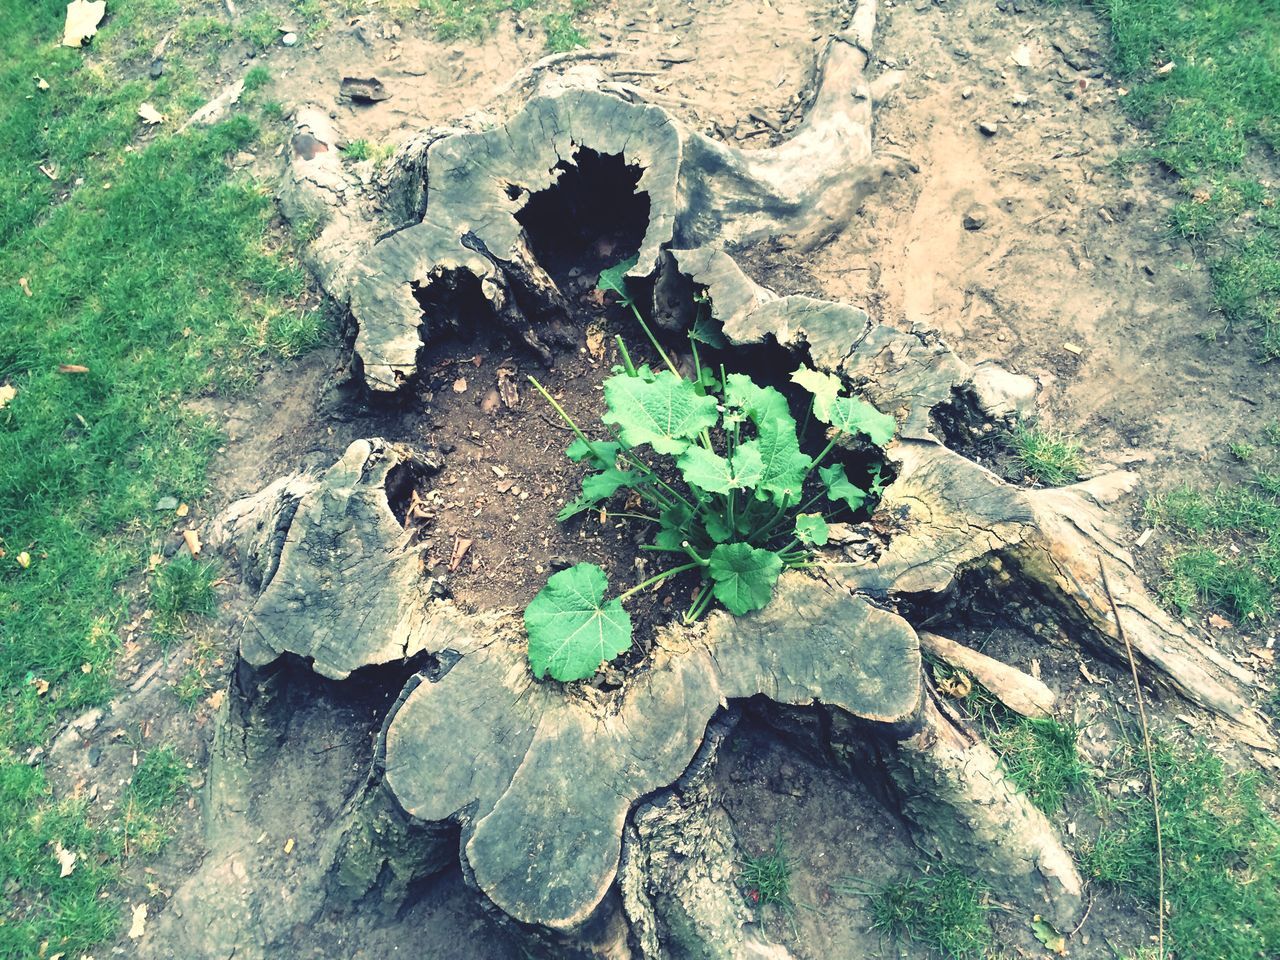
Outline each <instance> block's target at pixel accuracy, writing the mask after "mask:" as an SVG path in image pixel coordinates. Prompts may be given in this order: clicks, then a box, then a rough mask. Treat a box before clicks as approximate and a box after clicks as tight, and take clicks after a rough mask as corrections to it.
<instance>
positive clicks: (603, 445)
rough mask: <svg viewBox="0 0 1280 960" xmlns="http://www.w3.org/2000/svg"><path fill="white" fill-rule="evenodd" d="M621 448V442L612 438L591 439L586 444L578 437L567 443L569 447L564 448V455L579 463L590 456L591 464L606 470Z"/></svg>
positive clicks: (611, 464) (612, 463)
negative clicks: (588, 443)
mask: <svg viewBox="0 0 1280 960" xmlns="http://www.w3.org/2000/svg"><path fill="white" fill-rule="evenodd" d="M621 450H622V444H620V443H616V442H614V441H612V440H592V441H591V445H590V446H587V444H585V443H583V442H582V439H581V438H579V439H577V440H574V441H573V443H571V444H569V448H568V449H567V450H565V452H564V455H565V456H566V457H568V458H569V459H570V460H572V461H573V462H574V463H581V462H582V461H583V460H586V459H587V458H588V457H590V458H591V462H592V464H593V465H595V466H597V467H599V468H600V469H602V470H608V469H609V468H610V467H612V466H613V465H614V462H615V461H616V460H617V459H618V453H619V452H621Z"/></svg>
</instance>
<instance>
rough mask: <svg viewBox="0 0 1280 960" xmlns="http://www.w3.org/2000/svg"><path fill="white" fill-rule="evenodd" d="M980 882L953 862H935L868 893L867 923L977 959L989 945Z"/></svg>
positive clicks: (960, 959)
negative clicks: (868, 921)
mask: <svg viewBox="0 0 1280 960" xmlns="http://www.w3.org/2000/svg"><path fill="white" fill-rule="evenodd" d="M989 910H990V906H989V905H988V902H987V890H986V887H985V886H984V885H983V884H982V883H981V882H980V881H978V880H976V879H974V878H973V877H971V876H970V875H969V874H968V873H966V872H965V871H963V870H960V869H958V868H956V867H951V866H946V865H937V866H932V867H929V868H927V869H925V870H922V871H919V872H918V873H916V874H915V875H914V876H910V877H904V878H903V879H901V880H898V881H896V882H894V883H890V884H888V885H886V886H885V887H884V888H883V889H881V890H880V891H879V892H877V893H876V894H874V895H873V896H872V898H871V914H872V916H873V917H874V922H873V925H872V929H875V930H882V931H884V932H886V933H888V934H890V935H892V936H894V937H899V938H904V939H908V940H912V941H915V942H916V943H919V944H922V945H923V946H925V947H927V948H928V949H929V950H931V951H933V952H934V953H935V954H937V955H939V956H942V957H947V958H954V960H981V958H983V957H986V956H987V954H988V951H989V950H990V949H991V947H992V945H993V939H992V934H991V927H990V925H989V924H988V923H987V913H988V911H989Z"/></svg>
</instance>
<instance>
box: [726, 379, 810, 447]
mask: <svg viewBox="0 0 1280 960" xmlns="http://www.w3.org/2000/svg"><path fill="white" fill-rule="evenodd" d="M724 405H725V408H726V410H727V411H731V412H734V413H739V412H740V413H741V414H742V415H743V416H745V417H746V418H747V419H748V420H750V421H751V422H752V423H754V424H755V425H756V426H757V427H759V426H761V425H762V424H764V423H767V422H770V421H774V420H783V421H787V420H790V421H791V430H792V432H793V433H794V432H795V425H796V422H795V419H794V418H793V417H792V416H791V407H790V406H788V405H787V398H786V397H784V396H783V395H782V394H781V393H779V392H778V391H777V390H775V389H774V388H773V387H762V386H760V385H759V384H757V383H756V382H755V381H754V380H752V379H751V378H750V377H748V376H747V375H746V374H743V373H731V374H729V375H728V376H727V377H725V378H724ZM738 419H739V420H741V417H739V418H738ZM726 420H728V417H727V416H726Z"/></svg>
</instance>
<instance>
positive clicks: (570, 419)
mask: <svg viewBox="0 0 1280 960" xmlns="http://www.w3.org/2000/svg"><path fill="white" fill-rule="evenodd" d="M529 382H530V383H532V384H533V385H534V387H535V388H536V389H537V391H538V392H539V393H540V394H542V398H543V399H544V400H546V401H547V403H549V404H551V406H552V408H553V409H554V410H555V412H556V413H558V414H560V419H561V420H563V421H564V422H565V423H567V424H568V425H569V429H570V430H572V431H573V432H574V433H575V434H576V435H577V437H578V439H579V440H581V441H582V442H583V443H585V444H586V445H587V449H588V450H590V451H591V455H592V456H593V457H595V458H596V460H597V461H600V460H603V459H604V458H603V457H601V456H600V454H599V453H598V452H597V451H596V448H595V446H594V445H592V443H591V441H590V440H588V439H587V435H586V434H585V433H583V432H582V430H581V429H580V428H579V427H578V425H577V424H576V423H574V422H573V417H571V416H569V414H567V413H565V409H564V407H562V406H560V404H559V403H558V402H557V401H556V398H555V397H553V396H552V395H551V394H549V393H548V392H547V388H546V387H544V386H543V385H542V384H540V383H539V382H538V381H537V379H536V378H535V377H533V376H532V375H530V376H529Z"/></svg>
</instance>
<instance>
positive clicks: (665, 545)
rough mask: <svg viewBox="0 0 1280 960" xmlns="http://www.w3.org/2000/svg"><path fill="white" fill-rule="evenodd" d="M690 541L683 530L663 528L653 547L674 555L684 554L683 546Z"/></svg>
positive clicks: (654, 539)
mask: <svg viewBox="0 0 1280 960" xmlns="http://www.w3.org/2000/svg"><path fill="white" fill-rule="evenodd" d="M688 539H689V538H688V537H686V536H685V535H684V531H683V530H680V529H677V528H675V527H663V528H662V529H661V530H659V531H658V535H657V536H656V537H654V538H653V545H654V546H655V547H658V548H660V549H662V550H670V551H671V552H672V553H684V547H683V546H682V544H683V543H684V542H685V541H686V540H688Z"/></svg>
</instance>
